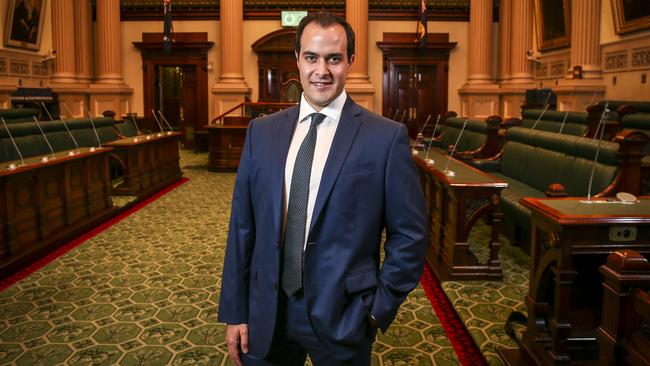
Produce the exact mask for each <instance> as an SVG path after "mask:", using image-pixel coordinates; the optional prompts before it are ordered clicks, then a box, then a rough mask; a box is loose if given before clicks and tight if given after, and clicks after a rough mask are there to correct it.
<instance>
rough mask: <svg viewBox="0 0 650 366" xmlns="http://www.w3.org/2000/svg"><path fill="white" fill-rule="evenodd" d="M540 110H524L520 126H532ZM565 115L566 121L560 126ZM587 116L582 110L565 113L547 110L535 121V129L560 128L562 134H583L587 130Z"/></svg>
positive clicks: (556, 129) (550, 129)
mask: <svg viewBox="0 0 650 366" xmlns="http://www.w3.org/2000/svg"><path fill="white" fill-rule="evenodd" d="M542 111H543V110H541V109H526V110H524V112H523V114H522V120H521V127H524V128H533V126H535V123H536V122H537V119H538V118H539V116H540V114H541V113H542ZM565 115H566V122H565V123H564V127H562V121H564V118H565ZM588 117H589V115H588V114H587V113H583V112H569V113H568V114H567V112H561V111H549V110H547V111H546V112H545V113H544V115H542V119H540V120H539V122H538V123H537V126H536V127H535V130H539V131H548V132H555V133H557V132H560V129H562V134H564V135H573V136H585V135H586V134H587V132H588V131H589V119H588Z"/></svg>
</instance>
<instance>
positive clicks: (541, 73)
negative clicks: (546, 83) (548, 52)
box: [535, 62, 548, 79]
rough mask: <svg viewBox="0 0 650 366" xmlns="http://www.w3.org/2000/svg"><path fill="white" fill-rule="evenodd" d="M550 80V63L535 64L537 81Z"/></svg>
mask: <svg viewBox="0 0 650 366" xmlns="http://www.w3.org/2000/svg"><path fill="white" fill-rule="evenodd" d="M546 78H548V63H546V62H540V63H536V64H535V79H546Z"/></svg>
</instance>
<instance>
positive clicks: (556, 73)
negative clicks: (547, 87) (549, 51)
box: [549, 61, 566, 78]
mask: <svg viewBox="0 0 650 366" xmlns="http://www.w3.org/2000/svg"><path fill="white" fill-rule="evenodd" d="M564 75H566V61H557V62H553V63H551V65H550V72H549V76H550V77H552V78H553V77H564Z"/></svg>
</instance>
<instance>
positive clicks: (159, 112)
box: [158, 109, 174, 135]
mask: <svg viewBox="0 0 650 366" xmlns="http://www.w3.org/2000/svg"><path fill="white" fill-rule="evenodd" d="M158 114H159V115H160V118H161V119H162V120H163V122H165V123H166V124H167V127H169V131H168V132H167V134H168V135H171V134H172V131H173V130H174V129H173V128H172V125H171V124H170V123H169V121H168V120H167V118H165V116H164V115H163V114H162V112H161V111H160V109H159V110H158Z"/></svg>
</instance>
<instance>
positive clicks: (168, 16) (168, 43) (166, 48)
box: [163, 0, 174, 54]
mask: <svg viewBox="0 0 650 366" xmlns="http://www.w3.org/2000/svg"><path fill="white" fill-rule="evenodd" d="M163 23H164V26H163V52H164V53H165V54H169V52H170V51H171V49H172V42H173V35H174V26H173V25H172V1H171V0H163Z"/></svg>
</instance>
